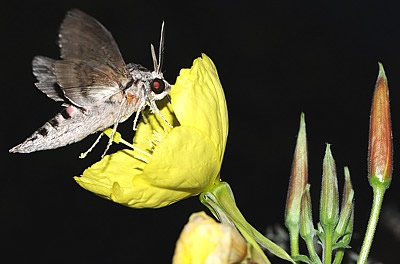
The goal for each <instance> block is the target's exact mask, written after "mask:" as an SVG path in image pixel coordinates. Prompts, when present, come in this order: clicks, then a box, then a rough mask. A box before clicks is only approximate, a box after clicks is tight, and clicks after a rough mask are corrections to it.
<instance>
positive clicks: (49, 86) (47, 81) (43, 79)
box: [32, 56, 65, 102]
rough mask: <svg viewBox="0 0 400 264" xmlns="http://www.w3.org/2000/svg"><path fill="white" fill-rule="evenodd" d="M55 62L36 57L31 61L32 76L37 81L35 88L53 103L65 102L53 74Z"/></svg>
mask: <svg viewBox="0 0 400 264" xmlns="http://www.w3.org/2000/svg"><path fill="white" fill-rule="evenodd" d="M54 63H55V60H53V59H50V58H46V57H42V56H36V57H35V58H33V61H32V70H33V75H34V76H35V77H36V79H37V80H38V82H37V83H35V86H36V87H37V88H38V89H39V90H40V91H42V92H43V93H45V94H46V95H47V96H48V97H50V98H51V99H53V100H54V101H61V102H63V101H65V100H64V97H63V93H62V91H61V89H60V87H59V86H58V85H57V78H56V75H55V73H54Z"/></svg>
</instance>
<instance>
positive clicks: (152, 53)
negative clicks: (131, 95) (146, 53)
mask: <svg viewBox="0 0 400 264" xmlns="http://www.w3.org/2000/svg"><path fill="white" fill-rule="evenodd" d="M150 49H151V57H152V58H153V66H154V70H155V71H157V69H158V63H157V57H156V51H155V50H154V46H153V44H150Z"/></svg>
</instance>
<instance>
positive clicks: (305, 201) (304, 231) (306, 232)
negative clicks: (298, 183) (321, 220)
mask: <svg viewBox="0 0 400 264" xmlns="http://www.w3.org/2000/svg"><path fill="white" fill-rule="evenodd" d="M300 235H301V237H302V238H303V239H304V240H307V239H313V238H314V236H315V229H314V224H313V219H312V210H311V195H310V185H309V184H307V186H306V190H305V191H304V193H303V197H302V199H301V220H300Z"/></svg>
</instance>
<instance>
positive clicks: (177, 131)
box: [74, 54, 228, 208]
mask: <svg viewBox="0 0 400 264" xmlns="http://www.w3.org/2000/svg"><path fill="white" fill-rule="evenodd" d="M170 96H171V105H164V106H162V107H160V111H161V113H162V115H163V116H164V117H165V119H166V120H167V121H168V122H169V123H170V124H173V128H170V127H168V126H167V125H166V122H165V121H164V120H162V119H161V118H160V116H159V115H158V114H149V113H148V112H145V114H144V116H145V118H144V121H143V122H141V123H140V124H139V126H138V130H137V132H136V135H135V137H134V142H133V146H134V147H135V150H134V151H133V150H123V151H118V152H117V153H114V154H111V155H108V156H106V157H104V158H103V159H102V160H101V161H99V162H98V163H95V164H94V165H93V166H92V167H90V168H88V169H86V170H85V171H84V172H83V175H82V176H81V177H74V178H75V180H76V182H77V183H78V184H79V185H81V186H82V187H83V188H85V189H87V190H89V191H92V192H94V193H96V194H98V195H100V196H102V197H104V198H107V199H111V200H113V201H114V202H117V203H121V204H123V205H126V206H129V207H135V208H144V207H152V208H155V207H162V206H167V205H169V204H171V203H174V202H177V201H179V200H182V199H184V198H187V197H189V196H193V195H197V194H199V193H200V192H202V191H204V190H207V189H208V188H210V187H211V186H213V184H214V183H215V182H218V181H219V171H220V168H221V163H222V159H223V155H224V151H225V145H226V139H227V135H228V113H227V107H226V101H225V96H224V92H223V90H222V86H221V83H220V81H219V78H218V73H217V70H216V68H215V65H214V63H213V62H212V61H211V59H210V58H209V57H207V56H206V55H205V54H203V55H202V58H197V59H196V60H195V61H194V62H193V66H192V67H191V68H190V69H182V70H181V72H180V75H179V77H178V78H177V80H176V83H175V85H173V86H172V89H171V93H170ZM146 116H147V117H146ZM114 140H115V137H114ZM115 141H117V140H115ZM139 149H141V150H143V151H144V152H142V151H139Z"/></svg>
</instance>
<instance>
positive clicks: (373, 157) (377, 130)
mask: <svg viewBox="0 0 400 264" xmlns="http://www.w3.org/2000/svg"><path fill="white" fill-rule="evenodd" d="M368 161H369V164H368V172H369V173H368V174H369V181H370V184H371V185H372V186H375V185H384V186H385V187H386V188H387V187H389V185H390V181H391V179H392V171H393V164H392V161H393V143H392V126H391V119H390V105H389V89H388V83H387V79H386V75H385V71H384V69H383V66H382V64H381V63H379V75H378V80H377V81H376V85H375V92H374V97H373V100H372V107H371V117H370V127H369V159H368Z"/></svg>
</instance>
